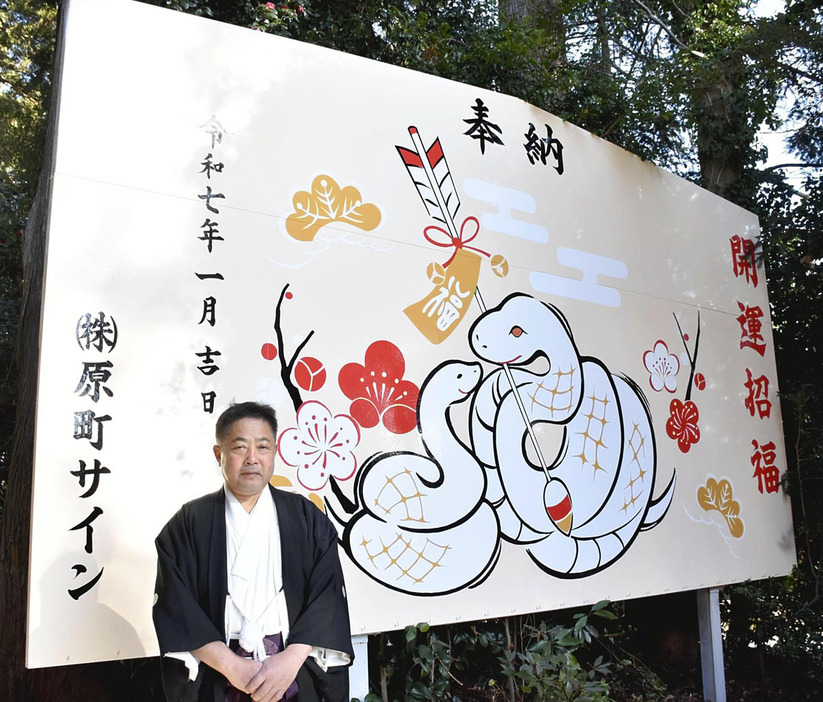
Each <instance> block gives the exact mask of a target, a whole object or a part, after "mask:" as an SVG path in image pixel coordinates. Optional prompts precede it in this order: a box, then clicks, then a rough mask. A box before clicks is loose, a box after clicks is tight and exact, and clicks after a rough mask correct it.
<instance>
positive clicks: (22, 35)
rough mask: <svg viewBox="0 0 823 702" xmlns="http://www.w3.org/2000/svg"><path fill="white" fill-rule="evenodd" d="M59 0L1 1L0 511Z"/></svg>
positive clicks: (10, 438)
mask: <svg viewBox="0 0 823 702" xmlns="http://www.w3.org/2000/svg"><path fill="white" fill-rule="evenodd" d="M56 15H57V9H56V2H46V1H45V0H17V2H14V3H10V2H8V1H7V0H0V18H2V22H0V124H2V125H3V127H2V129H0V498H2V499H0V506H2V501H3V500H4V498H5V485H6V479H7V474H8V468H9V461H10V460H11V455H10V453H11V440H12V430H13V428H14V416H15V408H16V405H17V366H16V361H15V359H16V346H17V325H18V318H19V314H20V295H21V291H22V281H23V266H22V233H23V227H24V226H25V222H26V217H27V215H28V211H29V209H30V208H31V204H32V201H33V199H34V193H35V189H36V187H37V177H38V175H39V170H40V163H41V161H42V157H43V143H44V141H45V132H46V118H47V115H46V103H47V98H48V93H49V70H50V68H51V61H52V54H53V51H54V24H55V21H56Z"/></svg>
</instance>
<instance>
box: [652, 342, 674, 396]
mask: <svg viewBox="0 0 823 702" xmlns="http://www.w3.org/2000/svg"><path fill="white" fill-rule="evenodd" d="M643 365H644V366H646V370H647V371H649V383H650V384H651V386H652V389H653V390H654V391H655V392H660V391H661V390H663V389H664V388H665V389H666V390H667V391H668V392H674V391H675V390H677V374H678V372H679V371H680V361H679V360H678V359H677V356H675V355H674V354H673V353H669V347H668V346H666V342H664V341H661V340H660V339H658V340H657V342H655V345H654V348H653V349H651V350H650V351H646V353H644V354H643Z"/></svg>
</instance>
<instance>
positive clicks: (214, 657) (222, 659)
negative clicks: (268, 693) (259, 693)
mask: <svg viewBox="0 0 823 702" xmlns="http://www.w3.org/2000/svg"><path fill="white" fill-rule="evenodd" d="M191 653H192V655H193V656H194V657H195V658H196V659H197V660H199V661H203V663H205V664H206V665H208V666H210V667H211V668H214V669H215V670H216V671H218V672H220V673H222V674H223V676H224V677H225V678H226V680H228V681H229V683H230V684H231V685H232V687H236V688H237V689H238V690H240V691H242V692H247V693H248V692H250V691H251V689H250V687H249V683H250V682H251V680H252V678H253V677H254V676H255V675H257V673H258V672H259V671H260V667H261V663H260V661H256V660H253V659H251V658H243V657H242V656H238V655H237V654H236V653H234V651H231V650H230V649H229V647H228V646H226V644H224V643H223V642H222V641H212V642H211V643H207V644H206V645H205V646H203V647H201V648H198V649H196V650H194V651H192V652H191ZM295 675H296V673H295Z"/></svg>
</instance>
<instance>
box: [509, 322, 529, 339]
mask: <svg viewBox="0 0 823 702" xmlns="http://www.w3.org/2000/svg"><path fill="white" fill-rule="evenodd" d="M525 333H526V332H524V331H523V329H522V328H521V327H518V326H516V325H515V326H513V327H512V328H511V329H510V330H509V334H511V335H512V336H513V337H514V338H515V339H517V338H518V337H520V336H522V335H523V334H525Z"/></svg>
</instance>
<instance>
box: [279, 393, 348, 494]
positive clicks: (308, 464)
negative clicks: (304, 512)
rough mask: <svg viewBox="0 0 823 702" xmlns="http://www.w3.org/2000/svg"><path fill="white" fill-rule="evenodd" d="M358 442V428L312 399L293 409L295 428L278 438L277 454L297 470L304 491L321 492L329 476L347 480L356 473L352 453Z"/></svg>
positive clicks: (343, 415) (343, 416) (344, 417)
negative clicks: (295, 409)
mask: <svg viewBox="0 0 823 702" xmlns="http://www.w3.org/2000/svg"><path fill="white" fill-rule="evenodd" d="M359 443H360V429H359V428H358V426H357V423H356V422H355V421H354V420H353V419H352V418H351V417H349V415H347V414H338V415H334V416H332V413H331V412H330V411H329V409H328V408H327V407H326V406H325V405H324V404H323V403H322V402H317V401H315V400H311V401H309V402H304V403H303V404H302V405H300V409H299V410H297V426H296V427H290V428H289V429H286V430H285V431H284V432H283V433H282V434H281V435H280V441H279V442H278V453H279V454H280V458H281V459H283V462H284V463H286V464H287V465H290V466H293V467H296V468H297V480H298V481H299V482H300V484H301V485H302V486H303V487H304V488H306V489H308V490H321V489H322V488H324V487H325V486H326V483H327V482H328V481H329V478H330V477H332V476H333V477H335V478H336V479H337V480H348V479H349V478H351V477H352V475H354V472H355V471H356V470H357V458H356V457H355V455H354V453H353V450H354V448H355V447H356V446H357V445H358V444H359Z"/></svg>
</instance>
